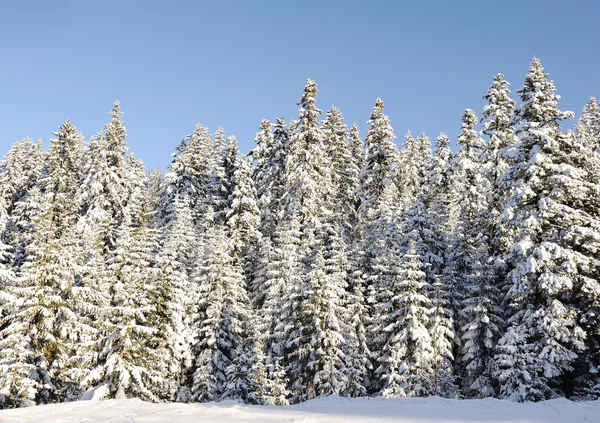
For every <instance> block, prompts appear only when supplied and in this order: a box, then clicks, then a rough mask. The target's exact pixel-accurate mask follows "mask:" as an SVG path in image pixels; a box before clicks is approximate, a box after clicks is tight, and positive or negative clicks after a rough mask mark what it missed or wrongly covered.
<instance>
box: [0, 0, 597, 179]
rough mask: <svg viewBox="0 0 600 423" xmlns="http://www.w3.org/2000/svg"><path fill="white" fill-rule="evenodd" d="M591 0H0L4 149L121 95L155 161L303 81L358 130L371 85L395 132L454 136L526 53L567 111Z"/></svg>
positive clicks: (243, 132) (591, 38)
mask: <svg viewBox="0 0 600 423" xmlns="http://www.w3.org/2000/svg"><path fill="white" fill-rule="evenodd" d="M599 22H600V1H598V0H572V1H565V0H561V1H556V0H520V1H514V0H503V1H487V0H480V1H460V0H453V1H449V0H448V1H447V0H440V1H400V0H390V1H376V0H371V1H366V0H365V1H353V0H345V1H343V0H338V1H334V0H329V1H325V0H323V1H312V0H304V1H293V0H281V1H262V0H245V1H226V0H220V1H216V0H213V1H200V0H198V1H147V0H138V1H133V0H128V1H127V0H121V1H116V0H102V1H92V0H78V1H77V0H62V1H58V0H57V1H49V0H48V1H27V0H24V1H18V2H17V1H10V2H9V1H6V2H1V3H0V40H1V41H0V58H1V61H0V122H1V136H0V153H1V155H4V154H5V153H6V151H8V149H9V147H10V145H11V144H12V143H13V142H14V141H16V140H18V139H21V138H23V137H24V136H30V137H32V138H34V139H38V138H42V139H43V140H44V141H45V142H46V143H48V140H49V139H50V138H51V137H52V135H51V132H52V131H53V130H55V128H56V127H57V126H58V125H60V124H61V123H62V122H63V121H64V120H65V119H66V118H70V119H71V120H72V121H73V122H74V123H75V125H77V127H78V128H79V129H80V130H81V131H82V132H83V133H84V135H85V136H86V138H89V137H90V136H91V135H93V134H94V133H96V132H98V131H100V130H102V128H103V126H104V124H105V123H106V122H107V121H108V119H109V117H108V115H107V114H106V112H108V111H109V110H110V108H111V106H112V103H113V101H114V100H116V99H119V100H120V101H121V104H122V110H123V111H124V112H125V115H124V119H125V120H126V121H127V127H128V133H129V138H128V143H129V145H130V147H131V148H132V150H133V152H134V153H135V155H136V156H137V157H138V158H141V159H143V160H144V162H145V163H146V166H147V167H148V168H153V167H161V168H164V167H166V165H167V164H168V163H169V161H170V154H171V153H172V152H173V150H174V149H175V147H176V145H177V144H178V142H179V140H180V139H181V138H183V137H184V136H185V135H186V134H188V133H190V132H191V131H192V130H193V128H194V125H195V123H196V122H201V123H202V124H203V125H204V126H207V127H208V128H210V129H211V131H213V132H214V131H215V130H216V129H217V127H218V126H219V125H222V126H223V127H224V128H225V131H226V133H227V134H228V135H236V136H237V137H238V140H239V142H240V146H241V149H242V151H243V152H247V151H248V150H249V149H250V148H251V146H252V139H253V138H254V134H255V133H256V131H257V130H258V125H259V123H260V121H261V119H264V118H268V119H272V120H273V119H274V118H276V117H278V116H283V117H285V118H286V119H291V118H293V117H295V116H296V112H297V106H296V102H297V101H298V99H299V98H300V96H301V94H302V90H303V88H304V81H305V79H306V78H307V77H308V78H312V79H314V80H316V81H317V83H318V85H319V95H318V98H317V101H318V106H319V107H320V108H322V109H324V110H327V109H328V108H329V107H330V106H331V104H332V103H334V104H336V105H337V106H338V107H339V108H340V109H341V110H342V112H343V113H344V116H345V118H346V122H347V123H348V125H350V124H351V123H352V122H357V123H358V124H359V126H360V128H361V131H362V132H363V133H364V130H365V128H366V126H367V125H366V121H367V120H368V118H369V115H370V112H371V109H372V107H373V104H374V102H375V100H376V98H377V97H381V98H382V99H383V100H384V101H385V103H386V112H387V114H388V115H389V116H390V119H391V122H392V125H393V127H394V129H395V132H396V134H397V136H398V138H399V139H400V140H401V139H402V138H403V136H404V133H405V132H406V130H408V129H410V130H411V131H412V132H413V133H415V134H416V133H420V132H422V131H425V132H427V134H428V135H429V136H430V137H431V138H432V139H434V138H435V137H436V136H437V134H438V133H439V132H440V131H444V132H447V133H448V135H449V136H450V137H451V138H455V137H456V135H457V133H458V132H459V128H460V117H461V115H462V113H463V110H464V109H465V108H467V107H468V108H473V109H474V110H475V111H476V113H477V114H478V115H479V114H480V113H481V107H482V105H483V101H482V100H481V97H482V95H484V94H485V92H486V90H487V88H488V86H489V85H490V84H491V81H492V77H493V76H494V75H495V74H496V73H498V72H502V73H504V74H505V76H506V78H507V79H508V80H509V81H510V82H511V84H512V89H513V91H514V90H516V89H517V88H518V87H520V86H521V85H522V83H523V78H524V76H525V74H526V72H527V70H528V66H529V62H530V60H531V58H532V57H533V56H534V55H536V56H537V57H539V58H540V60H541V61H542V64H543V65H544V66H545V68H546V71H547V72H549V73H550V76H551V78H552V79H554V80H555V82H556V85H557V88H558V93H559V94H560V95H562V97H563V100H562V101H561V103H560V106H561V108H562V109H568V110H573V111H575V112H576V113H579V112H580V111H581V108H582V107H583V105H584V104H585V103H586V102H587V100H588V98H589V97H590V96H592V95H593V96H597V97H600V82H599V81H600V72H599V69H600V30H599V26H598V23H599Z"/></svg>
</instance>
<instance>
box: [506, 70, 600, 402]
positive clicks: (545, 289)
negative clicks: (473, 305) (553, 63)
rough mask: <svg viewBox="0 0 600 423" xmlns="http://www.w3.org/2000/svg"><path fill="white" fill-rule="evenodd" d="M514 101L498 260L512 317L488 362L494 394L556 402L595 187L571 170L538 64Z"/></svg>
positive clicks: (577, 334)
mask: <svg viewBox="0 0 600 423" xmlns="http://www.w3.org/2000/svg"><path fill="white" fill-rule="evenodd" d="M517 93H518V94H519V96H520V98H521V105H520V106H519V107H518V108H517V110H516V111H515V122H517V123H518V126H517V134H518V137H519V141H518V143H517V144H516V146H515V149H516V153H517V154H516V159H515V163H514V164H513V165H512V167H511V168H510V169H509V170H508V172H507V174H506V177H507V178H508V180H509V181H510V182H511V183H512V184H511V186H510V192H509V194H508V197H507V199H506V201H505V203H504V211H503V224H504V225H506V226H508V227H509V228H510V229H511V230H510V231H509V233H510V234H514V237H513V239H512V241H511V242H510V245H511V249H510V250H509V255H508V257H507V262H508V264H509V266H510V267H509V270H510V273H508V275H507V282H508V284H509V285H510V291H509V293H508V295H509V299H510V307H511V314H512V315H511V317H510V319H509V321H508V324H509V327H508V329H507V332H506V333H505V334H504V336H503V337H502V338H501V339H500V342H499V351H498V353H497V355H496V362H497V365H498V367H499V370H498V372H497V378H498V379H499V381H500V395H501V396H502V397H504V398H511V399H514V400H518V401H526V400H541V399H545V398H551V397H554V396H557V395H561V394H562V393H563V392H564V391H565V388H566V386H565V377H566V375H567V374H569V373H570V372H571V370H572V368H573V364H574V362H575V360H576V359H577V358H578V354H579V353H580V351H581V350H582V349H583V348H584V342H583V341H584V338H585V332H584V330H583V329H582V327H581V324H580V322H579V321H578V315H577V314H578V312H577V309H576V307H574V291H576V290H577V289H578V288H579V287H580V286H581V284H582V282H583V281H584V280H585V279H586V278H587V277H588V276H589V275H590V274H593V273H594V272H595V271H596V270H593V268H591V267H590V264H591V263H593V262H594V261H595V260H597V259H596V258H594V257H595V254H597V253H595V252H593V251H597V250H596V249H595V248H596V247H594V246H592V249H590V248H586V247H584V245H586V241H584V239H588V235H585V234H590V231H592V232H593V231H594V229H593V228H594V227H597V226H595V225H596V222H597V219H595V216H597V214H593V213H594V211H593V209H590V207H589V205H588V204H589V203H588V201H587V199H589V198H592V197H590V195H592V193H596V192H597V185H595V188H594V185H593V184H590V183H589V181H588V180H586V177H587V172H586V169H585V167H582V166H580V161H581V160H582V159H583V157H584V156H585V155H584V154H582V153H583V150H582V147H581V144H580V143H577V142H576V140H575V138H574V137H573V136H572V134H568V133H567V134H565V133H563V132H561V129H560V121H561V120H564V119H568V118H571V117H572V116H573V113H571V112H562V111H560V110H558V108H557V102H558V99H559V96H557V95H556V89H555V87H554V83H553V81H550V80H548V76H547V74H545V73H544V68H543V67H542V65H541V63H540V61H539V60H538V59H537V58H534V59H533V61H532V62H531V65H530V68H529V73H528V74H527V76H526V78H525V84H524V85H523V87H522V88H520V89H519V90H517ZM595 198H597V194H596V197H595ZM596 210H597V209H596ZM590 212H592V214H590ZM596 213H597V212H596ZM596 234H597V232H596ZM596 236H597V235H596ZM590 260H591V261H590Z"/></svg>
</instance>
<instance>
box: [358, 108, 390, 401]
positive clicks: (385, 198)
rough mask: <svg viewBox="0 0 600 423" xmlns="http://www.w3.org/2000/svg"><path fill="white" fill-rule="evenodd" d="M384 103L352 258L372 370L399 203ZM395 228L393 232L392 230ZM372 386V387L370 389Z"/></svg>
mask: <svg viewBox="0 0 600 423" xmlns="http://www.w3.org/2000/svg"><path fill="white" fill-rule="evenodd" d="M383 109H384V103H383V101H382V100H381V99H377V101H376V102H375V107H374V108H373V112H372V114H371V119H370V120H369V124H370V127H369V129H368V130H367V137H366V140H365V156H364V161H363V169H362V170H361V179H360V185H359V189H358V192H359V196H360V199H361V204H360V208H359V219H360V224H361V235H362V239H361V245H360V246H357V247H355V250H354V252H353V255H352V261H353V263H352V266H353V279H354V280H356V279H358V278H360V279H361V280H362V281H364V289H365V298H366V306H367V310H368V313H367V315H366V316H364V318H365V325H366V327H367V338H368V339H369V345H368V347H369V350H370V351H371V353H372V357H371V358H372V360H373V365H374V366H373V368H374V367H375V366H376V360H377V357H378V356H379V354H380V352H381V349H382V348H383V344H382V342H379V340H378V329H377V316H376V314H375V311H374V308H375V306H376V302H377V301H378V299H377V295H378V293H377V291H378V286H377V284H378V283H379V276H378V273H379V270H377V269H375V268H374V267H373V266H374V265H375V260H376V257H378V256H379V255H381V254H383V253H384V252H385V250H386V249H387V247H386V241H385V239H384V237H385V234H386V233H387V232H393V228H394V225H396V224H397V222H396V221H395V215H396V208H397V202H398V198H399V194H398V189H397V185H396V183H395V181H396V179H397V174H398V173H397V169H396V165H397V161H396V158H397V157H396V156H397V151H398V150H397V148H396V145H395V144H394V138H395V135H394V131H393V129H392V127H391V125H390V123H389V119H388V117H387V116H386V115H385V114H384V113H383ZM390 228H392V229H390ZM372 382H373V383H371V382H369V384H368V386H369V388H370V391H372V392H377V391H379V389H380V388H379V383H378V381H377V380H375V379H372ZM371 385H372V386H371Z"/></svg>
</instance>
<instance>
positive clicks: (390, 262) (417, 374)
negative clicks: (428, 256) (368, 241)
mask: <svg viewBox="0 0 600 423" xmlns="http://www.w3.org/2000/svg"><path fill="white" fill-rule="evenodd" d="M416 248H417V247H416V243H415V241H411V242H409V245H408V249H406V251H404V252H402V251H400V250H399V249H398V247H395V248H394V247H393V246H392V248H390V249H389V250H388V253H387V255H386V256H385V257H380V258H379V260H378V263H377V267H380V268H381V269H382V276H384V278H385V280H384V281H383V282H382V284H381V289H382V290H385V291H383V292H381V293H380V296H379V297H380V298H381V299H382V300H384V299H385V300H387V301H381V302H380V303H379V304H378V307H377V309H378V311H379V313H378V316H377V317H378V320H379V326H380V328H381V329H380V336H381V337H384V338H385V341H384V342H383V349H382V353H381V355H380V356H379V357H378V359H377V361H378V363H379V367H378V368H377V369H376V371H375V374H376V375H377V376H378V377H379V378H380V380H381V391H380V395H381V396H383V397H402V396H427V395H430V394H431V393H432V391H433V377H432V376H433V374H432V373H433V372H432V360H433V352H434V351H433V348H432V345H431V337H430V335H429V331H428V323H429V317H430V313H431V301H430V300H429V299H428V298H427V296H426V294H427V290H428V288H427V282H426V275H425V272H424V268H425V264H424V263H423V261H422V258H421V255H420V253H419V252H417V250H416Z"/></svg>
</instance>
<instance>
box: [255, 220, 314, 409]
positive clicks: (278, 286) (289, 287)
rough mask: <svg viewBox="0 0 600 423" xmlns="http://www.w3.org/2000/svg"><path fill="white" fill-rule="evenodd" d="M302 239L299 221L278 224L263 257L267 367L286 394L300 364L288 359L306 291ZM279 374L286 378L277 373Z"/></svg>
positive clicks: (295, 341) (296, 337)
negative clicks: (266, 254)
mask: <svg viewBox="0 0 600 423" xmlns="http://www.w3.org/2000/svg"><path fill="white" fill-rule="evenodd" d="M301 236H302V235H301V232H300V230H299V219H297V218H291V217H290V216H288V217H287V218H286V219H285V220H281V221H279V224H278V225H277V228H276V230H275V233H274V234H273V242H272V246H271V249H270V253H269V255H268V256H265V255H264V254H263V255H262V257H263V258H264V257H268V260H267V263H266V265H265V276H264V279H265V283H264V303H263V306H262V310H261V315H262V319H261V320H262V322H261V328H262V332H263V333H264V334H265V335H264V337H265V340H264V344H265V350H266V351H267V364H268V366H269V368H270V369H271V370H272V371H275V373H276V374H279V376H278V377H277V379H278V380H279V381H280V382H281V381H283V380H285V381H286V384H287V385H286V391H287V389H288V387H289V386H290V384H291V383H293V381H295V379H296V378H297V376H296V375H297V374H298V373H299V370H298V369H297V368H298V366H299V365H300V363H296V362H294V361H293V360H292V359H291V356H292V353H293V351H294V350H295V349H296V348H298V347H299V331H298V328H297V327H296V325H297V323H296V322H297V319H298V315H299V313H300V303H301V298H302V294H303V292H304V291H305V289H306V285H305V280H304V273H303V271H304V267H303V265H302V262H301V260H300V256H299V251H300V246H301V243H302V242H301ZM281 371H283V372H284V373H283V374H284V375H285V377H284V376H283V375H282V374H280V372H281ZM288 394H289V397H288V399H289V400H290V401H292V402H293V401H296V400H297V395H298V394H297V393H295V392H294V393H292V392H288Z"/></svg>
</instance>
